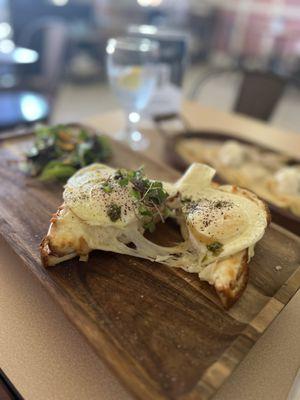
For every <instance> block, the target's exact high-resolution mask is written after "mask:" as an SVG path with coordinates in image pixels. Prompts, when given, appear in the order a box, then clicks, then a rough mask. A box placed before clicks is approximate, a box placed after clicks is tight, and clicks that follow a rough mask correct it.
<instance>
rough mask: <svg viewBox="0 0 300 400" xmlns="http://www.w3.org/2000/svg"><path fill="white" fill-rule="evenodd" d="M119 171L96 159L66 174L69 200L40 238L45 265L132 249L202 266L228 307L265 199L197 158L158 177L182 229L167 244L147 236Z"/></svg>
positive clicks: (242, 276)
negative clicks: (222, 180)
mask: <svg viewBox="0 0 300 400" xmlns="http://www.w3.org/2000/svg"><path fill="white" fill-rule="evenodd" d="M115 172H116V171H115V170H114V169H113V168H110V167H107V166H105V165H102V164H94V165H91V166H88V167H85V168H83V169H82V170H80V171H78V172H77V173H75V175H74V176H73V177H71V178H70V179H69V181H68V183H67V185H66V186H65V190H64V194H63V198H64V204H63V205H62V206H61V207H60V209H59V210H58V212H57V213H56V214H55V215H54V217H53V218H52V220H51V225H50V228H49V231H48V234H47V236H46V237H45V238H44V240H43V242H42V245H41V254H42V259H43V262H44V264H45V265H46V266H48V265H55V264H57V263H59V262H61V261H64V260H66V259H70V258H73V257H75V256H76V255H79V256H80V257H81V259H82V258H84V259H86V257H87V255H88V253H89V252H90V251H92V250H96V249H97V250H104V251H112V252H116V253H120V254H127V255H131V256H136V257H140V258H145V259H148V260H151V261H156V262H160V263H163V264H166V265H168V266H170V267H175V268H182V269H184V270H185V271H188V272H193V273H197V274H198V275H199V277H200V279H203V280H206V281H208V282H209V283H210V284H214V286H215V288H216V290H217V292H218V294H219V296H220V298H221V300H222V302H223V304H224V305H225V306H228V304H231V302H232V301H234V299H236V298H237V297H238V295H239V294H240V293H241V291H242V290H243V288H244V286H245V284H246V280H247V262H248V261H247V260H249V259H250V257H251V256H252V255H253V248H254V245H255V244H256V243H257V242H258V241H259V240H260V239H261V238H262V236H263V234H264V232H265V229H266V226H267V224H268V212H267V209H266V208H265V205H264V203H263V202H262V201H260V200H259V199H258V198H257V197H256V196H255V195H254V194H252V193H251V192H249V191H247V190H244V189H239V188H237V187H235V186H230V185H226V186H217V185H216V184H214V183H213V182H212V179H213V176H214V174H215V170H214V169H212V168H210V167H208V166H207V165H203V164H193V165H192V166H191V167H190V168H189V169H188V170H187V172H186V173H185V174H184V175H183V177H182V178H180V179H179V180H178V181H177V182H175V183H169V182H162V183H160V185H161V186H162V187H163V188H164V190H165V191H167V193H168V194H166V196H168V197H167V198H165V200H164V201H165V202H166V204H167V206H168V208H169V209H170V210H171V211H172V212H173V218H175V219H176V220H177V223H178V224H179V226H180V229H181V232H182V236H183V241H182V242H180V243H177V244H174V246H172V247H166V246H162V245H158V244H156V243H154V242H153V241H151V240H150V239H147V238H146V237H145V235H144V233H145V229H146V228H145V225H143V224H141V219H140V217H139V215H138V213H139V210H140V206H141V203H140V202H139V200H138V199H137V198H136V197H135V196H133V193H132V189H133V186H132V182H131V181H130V182H127V183H126V185H120V184H119V183H118V182H116V181H115V180H114V179H115V175H114V174H115ZM148 182H154V181H151V180H148ZM156 183H157V182H156ZM174 199H175V200H177V201H174ZM111 204H114V205H115V206H116V207H117V208H118V211H119V215H118V218H117V219H115V220H114V219H112V218H111V216H110V215H109V212H108V211H109V207H110V205H111Z"/></svg>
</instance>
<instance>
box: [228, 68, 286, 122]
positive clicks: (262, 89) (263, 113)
mask: <svg viewBox="0 0 300 400" xmlns="http://www.w3.org/2000/svg"><path fill="white" fill-rule="evenodd" d="M286 85H287V80H286V79H284V78H282V77H279V76H277V75H274V74H273V73H271V72H255V71H253V72H249V71H246V72H244V75H243V80H242V84H241V86H240V90H239V94H238V97H237V99H236V103H235V106H234V111H235V112H238V113H241V114H245V115H248V116H249V117H253V118H257V119H260V120H262V121H268V120H269V119H270V118H271V116H272V114H273V112H274V110H275V107H276V105H277V103H278V102H279V100H280V99H281V97H282V95H283V92H284V89H285V87H286Z"/></svg>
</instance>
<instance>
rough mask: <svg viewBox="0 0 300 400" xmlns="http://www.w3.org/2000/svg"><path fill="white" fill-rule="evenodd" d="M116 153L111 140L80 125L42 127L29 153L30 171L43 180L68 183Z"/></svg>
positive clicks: (28, 165)
mask: <svg viewBox="0 0 300 400" xmlns="http://www.w3.org/2000/svg"><path fill="white" fill-rule="evenodd" d="M111 154H112V151H111V147H110V143H109V141H108V139H107V138H106V137H104V136H99V135H96V134H93V133H91V132H90V131H89V130H88V129H85V128H83V127H80V126H78V127H77V126H76V125H55V126H40V127H38V128H37V129H36V131H35V138H34V143H33V145H32V147H31V148H30V149H29V151H28V152H27V154H26V159H27V162H26V168H25V167H24V165H23V167H22V170H23V171H25V170H26V171H27V173H29V174H30V175H31V176H36V177H38V178H40V179H41V180H42V181H48V180H58V181H66V180H67V179H68V178H69V177H70V176H71V175H73V173H74V172H76V170H78V169H79V168H82V167H84V166H86V165H89V164H92V163H95V162H105V161H107V160H108V159H109V158H110V157H111Z"/></svg>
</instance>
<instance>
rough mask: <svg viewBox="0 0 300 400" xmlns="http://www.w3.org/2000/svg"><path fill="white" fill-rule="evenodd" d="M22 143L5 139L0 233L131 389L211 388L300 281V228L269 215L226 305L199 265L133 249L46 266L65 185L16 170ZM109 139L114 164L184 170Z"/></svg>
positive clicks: (162, 395) (196, 395)
mask: <svg viewBox="0 0 300 400" xmlns="http://www.w3.org/2000/svg"><path fill="white" fill-rule="evenodd" d="M23 146H26V143H25V141H24V140H23V141H20V139H18V140H12V141H10V142H4V143H2V147H1V148H0V233H1V234H2V235H3V236H4V237H5V238H6V240H7V241H8V243H9V244H10V245H11V247H12V248H13V249H14V250H15V252H16V253H17V254H18V255H19V256H20V257H21V259H22V260H23V261H24V264H25V265H26V267H27V268H29V270H30V271H31V272H32V273H33V274H34V275H35V276H36V277H37V278H38V279H39V280H40V282H41V283H42V284H43V285H44V286H45V288H46V289H47V290H48V291H49V292H50V293H51V294H52V296H53V297H54V299H55V300H56V301H57V302H58V303H59V304H60V306H61V307H62V309H63V310H64V312H65V314H66V315H67V316H68V318H69V319H70V320H71V321H72V322H73V324H74V325H75V326H76V327H77V328H78V330H79V331H80V332H81V333H82V334H83V336H84V337H85V338H86V339H87V340H88V341H89V342H90V344H91V345H92V346H93V347H94V349H95V350H96V352H97V353H98V354H99V356H100V357H101V358H102V360H104V361H105V362H106V364H107V365H108V366H109V367H110V368H111V369H112V370H113V371H114V373H115V374H116V376H117V377H118V378H119V379H120V380H121V381H122V382H123V384H124V385H125V386H126V387H127V388H128V390H129V391H130V392H131V393H132V394H133V395H134V396H135V397H137V398H139V399H143V400H147V399H152V400H165V399H174V400H175V399H176V400H179V399H180V400H200V399H208V398H210V397H211V396H212V395H213V394H214V393H215V391H216V390H217V389H218V388H219V387H220V386H221V384H222V383H223V382H224V380H225V379H226V378H227V377H228V376H229V375H230V374H231V373H232V371H233V370H234V368H235V367H236V366H237V365H238V364H239V362H240V361H241V360H242V359H243V358H244V357H245V355H246V354H247V353H248V351H249V350H250V348H251V347H252V346H253V344H254V343H255V342H256V341H257V340H258V338H259V337H260V335H261V334H262V333H263V331H264V330H265V329H266V328H267V327H268V326H269V325H270V323H271V322H272V321H273V320H274V318H275V317H276V316H277V315H278V314H279V313H280V311H281V310H282V309H283V308H284V306H285V305H286V304H287V303H288V301H289V300H290V299H291V297H292V296H293V295H294V294H295V292H296V291H297V290H298V288H299V286H300V269H299V264H300V246H299V244H300V241H299V238H297V237H296V236H295V235H293V234H291V233H289V232H287V231H286V230H284V229H283V228H279V227H278V226H276V225H271V227H270V228H269V229H268V231H267V233H266V235H265V237H264V238H263V240H262V241H261V242H260V243H259V244H258V245H257V248H256V253H255V257H254V258H253V260H252V261H251V265H250V280H249V284H248V287H247V289H246V291H245V293H244V295H243V296H242V297H241V299H240V300H239V302H238V303H237V304H236V305H235V306H233V307H232V308H231V309H230V310H229V311H225V310H224V309H223V308H222V307H221V305H220V303H219V300H218V299H217V297H216V295H215V294H214V292H213V291H212V289H211V287H209V286H208V285H207V284H205V283H203V282H200V281H199V279H198V278H197V276H196V275H195V274H188V273H186V272H184V271H182V270H177V269H172V268H168V267H166V266H162V265H160V264H155V263H151V262H148V261H145V260H141V259H136V258H132V257H128V256H122V255H116V254H112V253H105V252H94V253H93V254H92V255H91V257H90V260H89V262H88V263H82V262H79V261H76V260H71V261H69V262H66V263H64V264H61V265H58V266H56V267H55V268H51V269H48V270H45V269H44V268H43V267H42V266H41V262H40V258H39V250H38V246H39V243H40V241H41V239H42V237H43V236H44V235H45V233H46V231H47V229H48V225H49V219H50V216H51V213H53V212H54V211H56V209H57V207H58V206H59V205H60V204H61V194H62V188H61V187H59V186H57V185H56V186H55V185H43V184H41V183H38V182H37V181H35V180H32V179H29V178H26V177H24V175H23V174H22V173H21V172H19V171H18V168H17V166H16V164H15V162H14V160H16V159H17V158H18V157H19V155H18V153H19V151H20V149H21V148H22V147H23ZM113 148H114V158H113V160H112V162H111V165H113V166H120V167H127V168H135V167H138V166H140V165H141V164H144V165H145V167H146V172H148V174H149V175H150V176H152V177H156V178H161V179H168V180H174V179H176V178H178V173H177V172H175V171H174V170H172V169H170V168H168V167H166V166H164V165H162V164H157V163H154V162H153V161H151V160H150V159H146V158H144V157H143V156H141V155H139V154H136V153H133V152H132V151H131V150H129V149H127V148H126V147H124V146H122V145H120V144H119V143H114V144H113ZM276 267H277V268H276ZM57 329H60V328H59V326H58V327H57ZM66 340H67V338H66Z"/></svg>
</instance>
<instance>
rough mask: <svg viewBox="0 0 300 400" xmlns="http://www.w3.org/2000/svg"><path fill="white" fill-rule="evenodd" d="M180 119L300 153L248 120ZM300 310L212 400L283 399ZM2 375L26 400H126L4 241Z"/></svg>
mask: <svg viewBox="0 0 300 400" xmlns="http://www.w3.org/2000/svg"><path fill="white" fill-rule="evenodd" d="M184 115H185V117H186V118H188V120H189V121H190V123H191V125H192V126H193V127H195V128H211V129H216V128H218V129H220V128H222V129H223V130H228V131H231V130H234V131H235V132H236V133H237V134H241V135H245V136H247V135H249V136H252V137H255V138H256V139H257V140H259V141H261V142H263V143H267V144H271V145H273V147H276V148H281V149H284V150H285V151H288V152H290V154H292V155H297V154H296V150H295V149H296V148H298V149H300V134H299V136H298V135H297V134H292V133H288V132H281V131H278V130H275V129H272V128H270V127H268V126H266V125H264V124H261V123H258V122H255V121H253V120H250V119H248V118H245V117H238V116H235V115H232V114H231V115H229V114H225V113H222V112H217V111H216V110H212V109H207V108H204V107H200V106H198V105H194V104H190V103H186V104H185V105H184ZM122 121H123V118H122V114H121V113H119V112H114V113H110V114H107V115H104V116H99V117H95V118H93V119H90V121H88V122H90V123H91V124H93V125H95V126H97V127H98V128H100V129H101V128H102V130H103V131H108V132H114V131H115V130H117V129H119V128H120V127H121V126H122ZM230 128H231V129H230ZM153 137H156V136H155V134H153ZM155 147H156V148H157V144H156V145H155ZM159 154H160V153H158V152H156V153H155V156H156V157H160V155H159ZM152 155H153V154H152ZM299 309H300V293H299V292H298V294H297V295H296V296H295V297H294V298H293V299H292V301H291V302H290V303H289V304H288V306H287V307H286V308H285V309H284V311H283V312H282V313H281V314H280V316H279V317H278V318H277V319H276V320H275V321H274V322H273V324H272V325H271V326H270V328H269V329H268V330H267V331H266V333H265V334H264V335H263V336H262V338H261V339H260V340H259V341H258V342H257V343H256V345H255V346H254V347H253V349H252V350H251V351H250V353H249V354H248V356H247V357H246V358H245V359H244V360H243V362H242V363H241V364H240V366H239V367H238V368H237V369H236V370H235V372H234V373H233V374H232V376H231V377H230V378H229V380H228V381H227V382H226V383H225V384H224V386H223V387H222V388H221V390H220V391H219V392H218V393H217V395H216V397H215V399H216V400H227V399H228V400H229V399H230V400H254V399H255V400H269V399H272V400H284V399H286V396H287V393H288V391H289V388H290V385H291V383H292V381H293V378H294V376H295V374H296V371H297V369H298V368H299V366H300V340H299V338H300V334H299V332H300V316H299ZM0 367H1V368H2V369H3V370H4V372H5V373H6V374H7V376H8V377H9V378H10V380H11V381H12V383H13V384H14V385H15V386H16V387H17V389H18V390H19V391H20V393H21V394H22V395H23V396H24V398H25V399H26V400H40V399H43V400H48V399H49V400H60V399H61V400H71V399H72V400H77V399H78V400H79V399H80V400H94V399H95V400H106V399H109V400H125V399H131V396H130V395H129V394H127V392H125V390H124V389H123V388H122V387H121V386H120V384H119V383H118V381H117V380H116V379H115V378H114V376H113V375H112V374H111V373H110V372H109V371H108V370H107V368H106V367H105V366H104V365H103V364H102V362H101V361H100V359H98V358H97V356H96V355H95V354H94V352H93V350H92V349H91V348H90V347H89V345H88V344H87V343H86V342H85V340H84V338H83V337H81V335H80V334H79V333H78V332H77V331H76V330H75V328H73V326H72V325H71V324H70V323H69V322H68V320H67V319H66V318H65V316H64V315H63V313H62V312H61V310H60V309H59V307H58V306H57V305H56V304H55V303H54V302H53V300H52V299H51V298H50V297H49V295H48V294H47V293H46V291H45V290H44V288H42V287H41V285H40V284H39V282H38V281H37V280H36V279H35V278H34V277H33V276H32V275H31V274H30V273H29V272H28V271H27V269H26V267H25V266H24V265H23V264H22V262H21V261H20V260H19V259H18V258H17V256H16V255H15V254H14V253H13V252H12V251H11V250H10V249H9V247H8V246H7V244H6V243H5V241H4V239H3V238H0Z"/></svg>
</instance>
